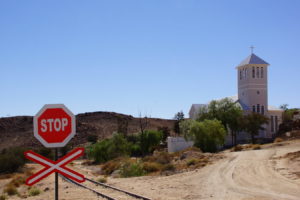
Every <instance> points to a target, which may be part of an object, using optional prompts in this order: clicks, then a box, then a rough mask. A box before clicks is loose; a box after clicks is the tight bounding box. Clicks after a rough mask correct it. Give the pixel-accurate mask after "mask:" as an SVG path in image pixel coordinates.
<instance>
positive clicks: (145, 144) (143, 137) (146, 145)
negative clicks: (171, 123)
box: [140, 130, 163, 154]
mask: <svg viewBox="0 0 300 200" xmlns="http://www.w3.org/2000/svg"><path fill="white" fill-rule="evenodd" d="M162 136H163V135H162V132H161V131H154V130H146V131H144V133H140V146H141V150H142V153H143V154H148V153H152V152H153V151H154V149H155V147H156V146H158V145H159V144H160V142H161V140H162Z"/></svg>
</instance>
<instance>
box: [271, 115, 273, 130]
mask: <svg viewBox="0 0 300 200" xmlns="http://www.w3.org/2000/svg"><path fill="white" fill-rule="evenodd" d="M271 132H274V117H273V116H271Z"/></svg>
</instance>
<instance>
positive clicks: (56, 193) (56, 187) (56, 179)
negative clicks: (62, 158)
mask: <svg viewBox="0 0 300 200" xmlns="http://www.w3.org/2000/svg"><path fill="white" fill-rule="evenodd" d="M54 160H55V161H57V160H58V148H55V158H54ZM55 200H58V173H57V172H55Z"/></svg>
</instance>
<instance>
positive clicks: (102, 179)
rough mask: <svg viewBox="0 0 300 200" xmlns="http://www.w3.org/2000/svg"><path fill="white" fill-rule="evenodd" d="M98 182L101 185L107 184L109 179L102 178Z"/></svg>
mask: <svg viewBox="0 0 300 200" xmlns="http://www.w3.org/2000/svg"><path fill="white" fill-rule="evenodd" d="M97 181H98V182H100V183H106V182H107V179H106V178H105V177H101V178H98V179H97Z"/></svg>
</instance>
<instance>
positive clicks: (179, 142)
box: [167, 137, 194, 153]
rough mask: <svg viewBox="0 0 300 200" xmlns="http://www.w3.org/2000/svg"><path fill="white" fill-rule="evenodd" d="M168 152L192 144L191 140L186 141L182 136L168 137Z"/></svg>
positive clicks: (182, 148) (179, 149)
mask: <svg viewBox="0 0 300 200" xmlns="http://www.w3.org/2000/svg"><path fill="white" fill-rule="evenodd" d="M167 141H168V152H169V153H174V152H177V151H181V150H184V149H186V148H189V147H192V146H193V145H194V142H193V141H186V140H185V139H184V138H183V137H168V140H167Z"/></svg>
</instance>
